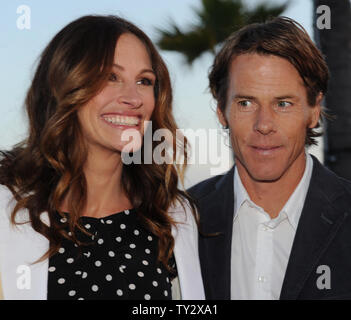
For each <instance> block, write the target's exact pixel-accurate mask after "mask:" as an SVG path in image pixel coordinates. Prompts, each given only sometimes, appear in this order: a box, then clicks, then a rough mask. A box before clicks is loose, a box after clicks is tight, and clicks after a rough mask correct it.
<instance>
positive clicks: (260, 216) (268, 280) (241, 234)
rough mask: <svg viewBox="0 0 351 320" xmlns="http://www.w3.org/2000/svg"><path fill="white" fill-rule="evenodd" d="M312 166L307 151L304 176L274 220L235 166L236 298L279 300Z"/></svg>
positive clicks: (233, 258) (233, 272)
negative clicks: (252, 194) (248, 192)
mask: <svg viewBox="0 0 351 320" xmlns="http://www.w3.org/2000/svg"><path fill="white" fill-rule="evenodd" d="M312 167H313V160H312V158H311V156H310V155H309V154H308V153H307V152H306V167H305V172H304V174H303V177H302V179H301V180H300V182H299V184H298V186H297V187H296V189H295V190H294V192H293V193H292V195H291V196H290V198H289V200H288V201H287V202H286V204H285V205H284V207H283V209H282V210H281V211H280V212H279V214H278V216H277V217H276V218H274V219H271V218H270V216H269V214H268V213H266V212H265V211H264V210H263V209H262V208H261V207H259V206H257V205H256V204H255V203H253V202H252V201H251V199H250V197H249V195H248V194H247V192H246V190H245V188H244V186H243V184H242V182H241V179H240V176H239V174H238V170H237V168H235V173H234V221H233V237H232V252H231V253H232V254H231V299H232V300H251V299H254V300H276V299H279V296H280V291H281V288H282V284H283V280H284V275H285V271H286V267H287V264H288V261H289V256H290V251H291V247H292V244H293V241H294V237H295V233H296V229H297V225H298V222H299V219H300V215H301V212H302V208H303V205H304V202H305V198H306V194H307V190H308V186H309V183H310V180H311V175H312Z"/></svg>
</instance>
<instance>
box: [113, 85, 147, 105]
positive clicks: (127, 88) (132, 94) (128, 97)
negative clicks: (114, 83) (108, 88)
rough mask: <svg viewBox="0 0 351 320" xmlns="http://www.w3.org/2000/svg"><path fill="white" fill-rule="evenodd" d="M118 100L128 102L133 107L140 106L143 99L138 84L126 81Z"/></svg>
mask: <svg viewBox="0 0 351 320" xmlns="http://www.w3.org/2000/svg"><path fill="white" fill-rule="evenodd" d="M118 102H119V103H121V104H126V105H128V106H130V107H131V108H139V107H140V106H141V105H142V103H143V101H142V97H141V95H140V93H139V92H138V88H137V84H128V83H124V84H123V88H122V91H121V93H120V95H119V97H118Z"/></svg>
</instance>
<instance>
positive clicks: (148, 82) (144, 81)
mask: <svg viewBox="0 0 351 320" xmlns="http://www.w3.org/2000/svg"><path fill="white" fill-rule="evenodd" d="M137 83H138V84H141V85H143V86H152V85H153V84H154V81H153V80H151V79H149V78H142V79H140V80H139V81H138V82H137Z"/></svg>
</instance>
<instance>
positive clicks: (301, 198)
mask: <svg viewBox="0 0 351 320" xmlns="http://www.w3.org/2000/svg"><path fill="white" fill-rule="evenodd" d="M312 169H313V160H312V157H311V156H310V155H309V153H307V152H306V167H305V171H304V174H303V176H302V179H301V180H300V182H299V184H298V185H297V187H296V188H295V190H294V192H293V193H292V194H291V196H290V198H289V200H288V201H287V202H286V203H285V205H284V207H283V209H282V210H281V212H280V213H279V216H280V215H282V214H283V215H285V214H286V215H287V217H288V219H289V222H290V224H291V225H292V227H293V228H294V229H295V230H296V229H297V225H298V223H299V219H300V216H301V212H302V208H303V206H304V203H305V199H306V195H307V191H308V187H309V184H310V180H311V176H312ZM245 201H248V202H249V203H251V205H254V206H256V205H255V204H254V203H253V202H252V201H251V199H250V196H249V195H248V193H247V191H246V189H245V187H244V185H243V184H242V182H241V179H240V176H239V172H238V169H237V167H235V172H234V219H235V218H236V217H237V212H238V210H239V208H240V207H241V206H242V204H243V203H244V202H245ZM256 207H257V206H256ZM257 208H259V207H257ZM259 209H261V208H259ZM261 210H262V209H261Z"/></svg>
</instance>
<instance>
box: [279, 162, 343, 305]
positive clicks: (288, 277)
mask: <svg viewBox="0 0 351 320" xmlns="http://www.w3.org/2000/svg"><path fill="white" fill-rule="evenodd" d="M313 160H314V164H313V166H314V167H313V172H312V177H311V182H310V186H309V190H308V193H307V196H306V200H305V205H304V208H303V210H302V213H301V217H300V221H299V224H298V227H297V231H296V235H295V239H294V243H293V246H292V250H291V254H290V258H289V262H288V266H287V270H286V273H285V278H284V281H283V286H282V290H281V294H280V299H297V298H298V296H299V294H300V293H301V290H302V289H303V287H304V284H305V282H306V281H307V279H308V277H309V275H310V274H311V272H315V270H316V267H317V264H318V261H319V259H320V257H321V256H322V254H323V253H324V252H325V250H326V249H327V248H328V245H329V244H330V243H331V241H332V240H333V238H334V237H335V235H336V234H337V232H338V230H339V228H340V226H341V225H342V223H343V221H344V219H345V218H346V216H347V215H348V213H347V212H346V211H345V210H342V209H341V208H342V197H343V196H344V195H345V191H344V189H343V187H342V186H341V185H340V184H339V182H338V180H337V178H336V177H335V175H334V174H333V173H331V172H330V171H329V170H327V169H326V168H324V167H323V166H322V165H321V164H320V163H319V162H318V160H316V159H315V158H314V159H313ZM336 200H338V206H335V201H336Z"/></svg>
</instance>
